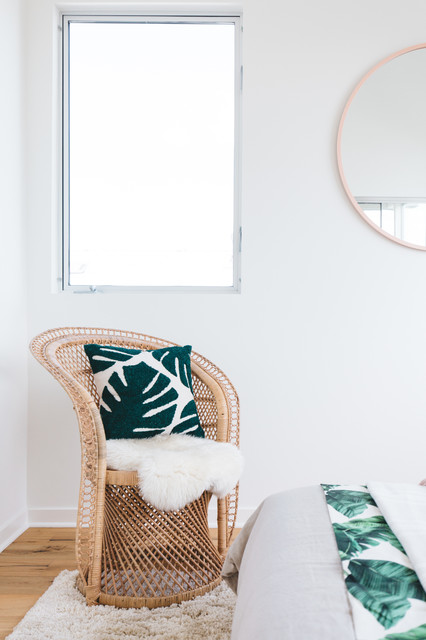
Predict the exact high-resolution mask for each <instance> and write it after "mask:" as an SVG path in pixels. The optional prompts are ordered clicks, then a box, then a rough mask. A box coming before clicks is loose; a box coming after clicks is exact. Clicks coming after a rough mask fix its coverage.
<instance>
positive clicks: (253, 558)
mask: <svg viewBox="0 0 426 640" xmlns="http://www.w3.org/2000/svg"><path fill="white" fill-rule="evenodd" d="M338 488H339V485H324V486H320V485H319V486H313V487H304V488H301V489H295V490H290V491H286V492H283V493H279V494H276V495H273V496H270V497H268V498H267V499H266V500H265V501H264V502H263V503H262V504H261V505H260V506H259V508H258V509H257V510H256V512H255V513H254V514H253V515H252V516H251V518H250V519H249V521H248V522H247V523H246V525H245V526H244V527H243V529H242V531H241V533H240V535H239V536H238V538H237V539H236V540H235V542H234V543H233V545H232V546H231V548H230V550H229V552H228V555H227V557H226V560H225V563H224V567H223V577H224V578H225V580H226V581H227V582H228V584H229V585H230V586H231V587H232V589H233V590H234V591H235V592H236V593H237V596H238V597H237V604H236V609H235V615H234V621H233V628H232V640H278V639H279V640H372V639H374V640H381V639H386V640H388V639H390V640H405V639H406V640H425V639H426V593H425V587H426V551H423V547H425V549H426V545H425V544H424V541H425V540H426V488H425V487H421V486H417V485H388V484H382V483H370V484H368V487H367V486H365V487H363V488H361V489H360V488H359V487H356V489H358V490H359V491H365V492H366V493H367V492H369V495H370V496H374V500H373V501H371V500H370V503H369V504H368V505H367V507H366V508H367V511H366V519H365V521H364V523H362V522H361V520H360V518H361V517H362V516H360V515H359V509H358V511H357V509H355V512H352V511H350V510H349V511H346V512H345V515H342V513H340V512H338V511H337V510H336V509H335V508H334V507H333V506H332V501H333V500H332V498H333V496H335V495H336V489H338ZM353 493H354V494H355V491H353ZM327 496H328V497H327ZM379 508H380V511H379ZM337 509H340V507H339V506H337ZM343 511H344V509H343ZM348 513H349V516H351V517H349V518H348V517H347V516H348ZM379 513H380V515H377V514H379ZM380 519H382V520H383V519H385V521H386V522H385V524H386V526H387V530H388V533H383V532H384V529H382V532H381V533H380V532H379V530H378V529H377V526H378V525H377V523H378V521H379V520H380ZM371 522H373V523H375V525H374V526H376V529H375V530H374V531H373V534H372V535H370V536H366V535H364V534H363V536H362V537H361V536H360V535H359V533H358V534H357V535H353V536H352V537H351V536H349V537H348V535H347V530H348V524H349V525H351V527H352V529H354V527H355V526H358V528H359V527H361V526H362V527H363V531H364V532H365V531H366V527H367V526H369V527H370V530H371ZM366 523H367V524H366ZM368 523H370V524H368ZM342 532H344V536H343V537H344V541H343V542H342ZM336 535H340V538H338V542H336ZM348 540H349V543H348ZM338 545H339V546H338ZM345 545H346V546H345ZM387 553H390V554H391V555H392V554H394V555H393V556H392V558H391V560H392V561H389V560H388V559H387V556H386V560H384V558H385V555H386V554H387ZM360 558H361V560H360ZM371 558H373V560H372V559H371ZM377 558H379V559H377ZM395 560H396V561H395ZM350 562H352V565H351V564H349V563H350ZM362 563H364V564H366V565H372V564H375V566H378V565H379V566H380V567H382V566H384V565H386V566H390V567H391V568H395V567H399V569H397V572H399V573H401V572H402V573H404V578H407V577H408V582H406V584H405V585H404V584H403V583H402V582H403V581H400V580H399V577H398V576H397V577H395V575H396V574H395V572H394V574H395V575H391V576H390V577H389V579H388V580H387V582H386V585H385V587H383V584H382V583H383V582H384V578H383V576H382V575H378V576H377V575H373V576H372V578H374V580H375V581H376V582H375V583H374V584H373V585H372V587H373V588H374V589H376V590H375V591H374V590H373V591H371V590H370V592H369V593H367V596H368V598H369V600H367V601H366V600H365V597H366V595H365V593H363V594H362V597H361V596H360V595H359V593H358V592H357V591H356V589H359V588H361V589H364V591H366V589H365V588H364V587H365V585H364V586H362V585H361V587H360V585H359V584H358V585H354V584H352V585H351V583H350V581H351V580H352V581H353V578H352V576H350V575H349V573H350V572H349V571H348V566H349V567H351V566H352V567H353V573H355V568H356V566H358V568H359V567H360V566H361V565H362ZM413 567H414V569H413ZM414 570H415V571H414ZM415 572H416V573H415ZM376 574H377V572H376ZM372 578H371V574H370V577H369V579H370V582H371V580H372ZM376 578H377V580H376ZM378 580H379V581H380V584H378V583H377V581H378ZM361 582H362V580H361ZM407 585H408V586H407ZM367 587H368V589H370V587H371V585H369V584H367ZM378 587H380V589H382V590H383V589H384V588H385V589H388V590H389V595H388V596H383V594H380V596H381V601H380V602H379V603H377V602H376V603H375V605H374V606H375V607H376V609H374V606H373V605H372V604H371V597H372V596H371V594H372V593H373V594H377V593H378V592H377V588H378ZM366 592H367V591H366ZM354 594H355V596H356V597H354ZM375 597H376V596H375ZM363 598H364V599H363ZM366 607H367V609H366ZM377 609H380V611H379V612H378V611H377ZM372 611H373V613H374V615H373V614H372V613H371V612H372ZM407 612H408V613H407ZM384 617H385V618H386V620H385V622H383V618H384Z"/></svg>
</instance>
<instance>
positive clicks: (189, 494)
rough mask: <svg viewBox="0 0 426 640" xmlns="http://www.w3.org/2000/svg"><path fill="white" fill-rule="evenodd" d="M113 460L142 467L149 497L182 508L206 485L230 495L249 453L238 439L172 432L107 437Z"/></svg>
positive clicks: (116, 465) (112, 465)
mask: <svg viewBox="0 0 426 640" xmlns="http://www.w3.org/2000/svg"><path fill="white" fill-rule="evenodd" d="M107 465H108V468H109V469H117V470H123V471H126V470H127V471H137V473H138V478H139V487H140V491H141V494H142V497H143V498H144V500H145V501H146V502H149V503H150V504H152V506H153V507H155V508H157V509H160V510H162V511H177V510H178V509H182V508H183V507H184V506H185V505H186V504H188V503H189V502H192V501H193V500H196V499H197V498H199V497H200V496H201V494H202V493H203V492H204V491H211V492H212V493H213V494H214V495H215V496H217V497H218V498H224V497H225V496H226V495H227V494H228V493H229V492H230V491H231V490H232V489H233V488H234V487H235V485H236V484H237V482H238V480H239V478H240V475H241V472H242V468H243V458H242V455H241V453H240V451H239V450H238V449H237V447H236V446H235V445H233V444H228V443H224V442H215V441H214V440H209V439H207V438H194V437H192V436H188V435H183V434H171V435H160V436H155V437H154V438H138V439H128V440H107Z"/></svg>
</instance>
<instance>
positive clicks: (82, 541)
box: [31, 327, 239, 608]
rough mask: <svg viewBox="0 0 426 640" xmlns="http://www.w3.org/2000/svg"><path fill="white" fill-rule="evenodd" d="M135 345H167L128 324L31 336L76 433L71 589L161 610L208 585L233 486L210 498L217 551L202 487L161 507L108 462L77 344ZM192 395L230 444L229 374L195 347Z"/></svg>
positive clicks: (233, 423)
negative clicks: (177, 506)
mask: <svg viewBox="0 0 426 640" xmlns="http://www.w3.org/2000/svg"><path fill="white" fill-rule="evenodd" d="M87 343H97V344H108V345H115V346H120V347H130V348H138V349H159V348H164V347H167V346H175V344H174V343H173V342H168V341H166V340H161V339H159V338H153V337H151V336H146V335H143V334H140V333H133V332H131V331H119V330H114V329H93V328H74V327H69V328H60V329H52V330H50V331H46V332H44V333H42V334H40V335H39V336H37V337H35V338H34V339H33V340H32V342H31V351H32V353H33V355H34V356H35V358H36V359H37V360H38V361H39V362H41V364H42V365H43V366H44V367H46V369H47V370H48V371H50V373H51V374H52V375H53V376H54V377H55V378H56V379H57V380H58V382H60V384H61V385H62V386H63V387H64V389H65V390H66V392H67V393H68V395H69V396H70V397H71V399H72V401H73V405H74V409H75V412H76V414H77V418H78V423H79V427H80V439H81V484H80V497H79V507H78V517H77V535H76V556H77V566H78V570H79V577H78V586H79V589H80V591H81V592H82V593H83V594H84V595H85V596H86V600H87V603H88V604H110V605H115V606H117V607H150V608H153V607H159V606H167V605H170V604H172V603H177V602H181V601H183V600H189V599H191V598H193V597H195V596H197V595H202V594H204V593H206V592H207V591H209V590H211V589H213V588H214V587H215V586H217V585H218V584H219V582H220V579H221V578H220V571H221V567H222V561H223V557H224V554H225V553H226V549H227V547H228V546H229V543H230V539H231V535H232V531H233V528H234V524H235V518H236V513H237V503H238V487H236V488H235V489H234V490H233V491H232V492H231V493H230V494H229V495H228V496H227V497H226V498H224V499H221V500H218V513H217V527H218V549H216V547H215V545H214V544H213V542H212V540H211V537H210V534H209V529H208V519H207V509H208V504H209V501H210V497H211V495H210V494H209V493H207V492H205V493H204V494H203V495H202V496H201V497H200V498H199V499H198V500H195V501H194V502H192V503H191V504H189V505H187V506H186V507H185V508H184V509H181V510H180V511H174V512H164V511H159V510H158V509H155V508H154V507H153V506H152V505H150V504H148V503H147V502H145V501H144V500H143V498H142V496H141V495H140V492H139V490H138V486H137V474H136V472H134V471H112V470H108V469H107V466H106V446H105V434H104V429H103V425H102V421H101V418H100V413H99V396H98V394H97V391H96V386H95V383H94V379H93V375H92V371H91V368H90V365H89V361H88V359H87V356H86V354H85V352H84V349H83V345H84V344H87ZM191 369H192V376H193V386H194V396H195V402H196V405H197V409H198V413H199V417H200V422H201V425H202V427H203V429H204V431H205V433H206V436H207V437H208V438H211V439H213V440H218V441H220V442H232V443H234V444H236V445H238V438H239V402H238V396H237V393H236V391H235V389H234V387H233V386H232V384H231V383H230V381H229V380H228V378H227V377H226V376H225V375H224V374H223V373H222V371H221V370H220V369H218V368H217V367H216V366H215V365H214V364H212V363H211V362H209V361H208V360H206V358H203V357H202V356H200V355H199V354H197V353H192V355H191Z"/></svg>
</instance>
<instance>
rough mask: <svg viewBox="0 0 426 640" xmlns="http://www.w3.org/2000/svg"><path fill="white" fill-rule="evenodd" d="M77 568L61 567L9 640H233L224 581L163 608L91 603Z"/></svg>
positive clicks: (231, 600)
mask: <svg viewBox="0 0 426 640" xmlns="http://www.w3.org/2000/svg"><path fill="white" fill-rule="evenodd" d="M76 576H77V571H62V573H60V574H59V575H58V577H57V578H55V580H54V582H53V584H52V585H51V586H50V587H49V589H48V590H47V591H46V593H45V594H44V595H42V597H41V598H40V599H39V600H38V601H37V602H36V604H35V605H34V606H33V607H32V609H30V610H29V611H28V613H27V614H26V616H25V618H23V620H21V622H20V623H19V624H18V625H17V627H15V629H14V631H13V632H12V633H11V634H10V635H9V636H7V640H122V639H123V638H125V639H126V640H142V639H143V640H145V638H148V639H150V640H229V638H230V637H231V625H232V615H233V612H234V606H235V595H234V593H233V592H232V591H231V589H230V588H229V587H228V586H227V585H226V584H225V583H224V582H222V583H221V584H220V585H219V586H218V587H216V589H214V590H213V591H210V593H207V594H206V595H204V596H199V597H198V598H195V599H194V600H190V601H189V602H182V603H181V604H173V605H171V606H170V607H161V608H158V609H146V608H143V609H117V608H115V607H110V606H104V605H99V606H95V607H87V606H86V601H85V599H84V597H83V596H82V595H81V593H80V592H79V591H78V589H77V587H76V583H75V581H76Z"/></svg>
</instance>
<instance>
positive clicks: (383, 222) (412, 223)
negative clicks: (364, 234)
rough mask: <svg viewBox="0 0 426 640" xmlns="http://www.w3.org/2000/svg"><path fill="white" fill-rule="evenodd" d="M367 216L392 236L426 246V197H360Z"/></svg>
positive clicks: (358, 199)
mask: <svg viewBox="0 0 426 640" xmlns="http://www.w3.org/2000/svg"><path fill="white" fill-rule="evenodd" d="M356 200H357V202H358V204H359V206H360V207H361V209H362V210H363V211H364V213H365V214H366V216H367V217H368V218H369V219H370V220H371V222H373V223H374V224H375V225H377V226H378V227H379V228H380V229H383V231H386V232H387V233H389V234H390V235H391V236H394V237H395V238H399V239H400V240H404V241H405V242H410V243H411V244H413V245H417V246H420V247H424V246H426V198H411V197H407V198H395V197H389V198H380V197H368V198H367V197H364V198H361V197H358V198H356Z"/></svg>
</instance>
